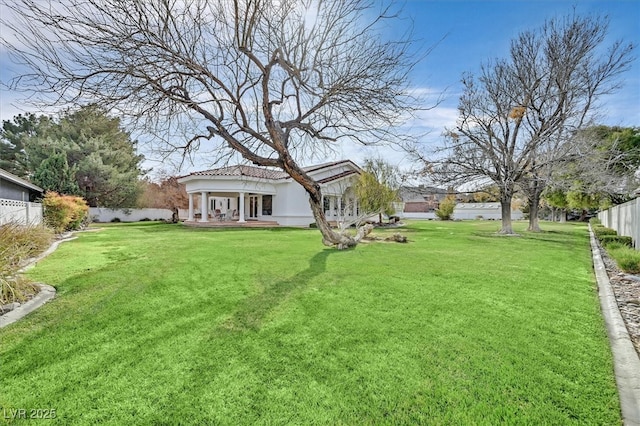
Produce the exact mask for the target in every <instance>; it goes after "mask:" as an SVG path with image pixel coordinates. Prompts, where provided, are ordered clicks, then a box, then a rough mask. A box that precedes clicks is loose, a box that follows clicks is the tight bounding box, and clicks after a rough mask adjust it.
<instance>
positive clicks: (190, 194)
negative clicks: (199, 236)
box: [187, 192, 193, 222]
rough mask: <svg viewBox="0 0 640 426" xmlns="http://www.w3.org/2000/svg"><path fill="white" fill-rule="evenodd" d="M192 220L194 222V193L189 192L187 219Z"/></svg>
mask: <svg viewBox="0 0 640 426" xmlns="http://www.w3.org/2000/svg"><path fill="white" fill-rule="evenodd" d="M187 220H188V221H190V222H193V193H192V192H190V193H189V218H188V219H187Z"/></svg>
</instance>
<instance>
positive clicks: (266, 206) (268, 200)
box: [262, 195, 273, 216]
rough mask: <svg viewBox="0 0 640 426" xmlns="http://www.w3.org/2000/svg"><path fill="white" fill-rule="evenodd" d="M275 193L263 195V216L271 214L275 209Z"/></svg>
mask: <svg viewBox="0 0 640 426" xmlns="http://www.w3.org/2000/svg"><path fill="white" fill-rule="evenodd" d="M272 206H273V195H263V196H262V215H263V216H271V212H272V209H273V207H272Z"/></svg>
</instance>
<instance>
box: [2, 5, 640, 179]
mask: <svg viewBox="0 0 640 426" xmlns="http://www.w3.org/2000/svg"><path fill="white" fill-rule="evenodd" d="M574 7H575V9H576V11H577V12H578V13H579V14H591V13H595V14H603V15H608V16H609V18H610V28H609V35H610V37H609V40H608V43H610V42H613V41H614V40H616V39H623V40H625V41H628V42H633V43H634V44H636V46H637V47H639V46H640V1H639V0H536V1H528V0H511V1H503V0H493V1H486V0H405V2H404V4H403V11H402V15H403V17H404V19H401V20H398V21H397V22H396V25H397V27H395V28H392V29H391V30H390V31H391V32H395V31H397V32H398V33H400V32H403V31H404V30H405V29H406V27H407V25H410V24H411V22H413V26H414V36H415V38H418V39H420V40H421V42H422V43H424V45H425V46H431V45H434V44H436V43H438V41H439V40H441V39H442V40H441V41H440V42H439V43H438V44H437V45H436V46H435V48H434V49H433V51H432V52H431V53H430V54H429V56H427V57H426V58H425V59H424V60H423V61H422V62H421V63H420V64H419V66H418V67H417V68H416V70H415V72H414V74H413V85H414V86H415V87H419V88H422V89H425V90H428V91H429V92H430V93H436V94H439V93H443V92H444V94H445V96H444V100H443V102H442V103H441V104H440V105H439V106H438V107H437V108H434V109H432V110H429V111H425V112H424V113H423V114H421V116H420V120H419V124H418V126H420V127H421V128H423V129H428V130H430V134H429V135H428V136H427V139H428V140H427V141H426V142H428V143H433V144H436V143H437V142H438V139H439V138H440V135H441V133H442V131H443V129H444V127H446V126H452V125H453V124H454V123H455V118H456V106H457V102H458V97H459V95H460V90H461V85H460V77H461V75H462V73H463V72H472V73H473V72H477V71H478V69H479V66H480V64H481V63H482V62H483V61H487V60H489V59H493V58H498V57H505V56H506V55H507V54H508V49H509V43H510V40H511V39H512V38H514V37H516V36H517V34H518V33H519V32H520V31H523V30H527V29H534V28H537V27H539V26H541V25H542V24H543V23H544V21H545V19H548V18H551V17H554V16H558V15H566V14H568V13H571V12H572V10H573V8H574ZM0 13H2V11H1V10H0ZM0 32H2V28H0ZM443 37H444V38H443ZM15 75H16V67H15V66H14V65H13V64H11V63H10V62H9V60H8V58H7V56H6V54H5V52H4V51H3V50H0V81H2V82H3V83H4V82H7V81H8V80H9V79H10V78H11V77H13V76H15ZM623 84H624V86H623V87H622V89H621V90H620V91H619V92H618V93H617V94H616V95H614V96H609V97H607V98H605V99H602V108H601V110H600V112H601V114H602V116H601V117H602V119H601V120H600V121H601V122H602V123H603V124H608V125H623V126H640V60H636V61H634V63H633V65H632V68H631V69H630V70H629V71H628V72H627V73H626V74H625V75H624V76H623ZM19 98H20V94H16V93H12V92H9V91H7V90H5V89H0V119H1V120H7V119H11V118H12V117H13V116H14V115H15V114H17V113H19V112H21V108H20V105H21V104H20V102H19ZM147 155H148V156H150V155H151V154H147ZM375 155H381V156H383V157H385V158H387V159H388V160H389V161H391V162H395V163H397V164H401V163H404V162H406V161H407V158H406V156H405V155H404V154H402V153H399V152H396V151H395V150H393V149H390V148H361V147H354V146H344V147H342V148H340V149H338V151H337V152H336V153H335V159H339V158H351V159H353V160H355V161H357V162H360V161H361V160H362V159H363V158H364V157H369V156H375ZM156 166H157V165H156ZM208 166H209V165H207V164H206V162H205V161H202V162H199V164H196V165H194V166H191V167H188V168H187V169H186V170H185V169H183V170H182V171H183V172H184V171H189V170H193V169H198V168H203V167H208ZM168 168H171V167H168Z"/></svg>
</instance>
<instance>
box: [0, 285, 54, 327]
mask: <svg viewBox="0 0 640 426" xmlns="http://www.w3.org/2000/svg"><path fill="white" fill-rule="evenodd" d="M38 285H39V286H40V292H39V293H38V294H36V295H35V297H34V298H33V299H31V300H29V301H27V302H25V303H23V304H22V305H20V306H18V307H17V308H15V309H14V310H12V311H11V312H7V313H6V314H4V315H2V316H0V328H2V327H6V326H8V325H9V324H13V323H14V322H16V321H18V320H19V319H21V318H23V317H25V316H26V315H28V314H30V313H31V312H33V311H35V310H36V309H38V308H39V307H40V306H42V305H44V304H45V303H47V302H48V301H49V300H51V299H53V298H54V297H55V296H56V289H55V288H53V287H51V286H50V285H46V284H41V283H38Z"/></svg>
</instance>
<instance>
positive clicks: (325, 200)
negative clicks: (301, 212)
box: [322, 197, 331, 215]
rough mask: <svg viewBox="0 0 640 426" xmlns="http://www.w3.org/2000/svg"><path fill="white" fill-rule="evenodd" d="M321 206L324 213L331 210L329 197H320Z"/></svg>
mask: <svg viewBox="0 0 640 426" xmlns="http://www.w3.org/2000/svg"><path fill="white" fill-rule="evenodd" d="M322 208H323V210H324V214H325V215H326V214H327V213H329V212H330V211H331V200H330V199H329V197H323V198H322Z"/></svg>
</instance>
